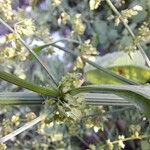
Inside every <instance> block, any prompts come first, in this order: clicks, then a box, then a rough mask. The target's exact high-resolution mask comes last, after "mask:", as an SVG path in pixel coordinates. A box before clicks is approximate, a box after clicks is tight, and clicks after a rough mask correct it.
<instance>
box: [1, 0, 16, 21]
mask: <svg viewBox="0 0 150 150" xmlns="http://www.w3.org/2000/svg"><path fill="white" fill-rule="evenodd" d="M0 12H1V13H2V14H3V16H4V17H5V19H7V20H11V19H12V16H13V11H12V7H11V0H0Z"/></svg>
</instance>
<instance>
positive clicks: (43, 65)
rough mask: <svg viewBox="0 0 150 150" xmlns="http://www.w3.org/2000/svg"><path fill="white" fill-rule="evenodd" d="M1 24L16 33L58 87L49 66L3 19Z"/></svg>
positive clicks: (0, 20) (0, 21)
mask: <svg viewBox="0 0 150 150" xmlns="http://www.w3.org/2000/svg"><path fill="white" fill-rule="evenodd" d="M0 23H2V24H3V25H4V26H5V27H6V28H8V29H9V30H10V31H11V32H12V33H15V34H16V35H17V38H18V40H19V41H20V42H21V43H22V44H23V45H24V46H25V47H26V49H27V50H28V51H29V52H30V53H31V54H32V55H33V56H34V57H35V58H36V59H37V61H38V62H39V63H40V64H41V65H42V67H43V68H44V69H45V71H46V72H47V74H48V75H49V77H50V79H51V80H52V81H53V83H54V84H55V85H56V86H58V81H57V79H56V78H55V77H54V76H53V75H52V74H51V73H50V72H49V70H48V68H47V66H46V65H45V64H44V63H43V62H42V60H41V59H40V58H39V57H38V56H37V54H36V53H35V52H34V51H33V50H32V49H30V48H29V46H28V45H27V44H26V43H25V42H24V40H23V39H22V38H21V37H20V35H18V34H17V33H16V32H15V31H14V29H13V28H12V27H10V26H9V25H8V24H7V23H6V22H5V21H4V20H3V19H1V18H0Z"/></svg>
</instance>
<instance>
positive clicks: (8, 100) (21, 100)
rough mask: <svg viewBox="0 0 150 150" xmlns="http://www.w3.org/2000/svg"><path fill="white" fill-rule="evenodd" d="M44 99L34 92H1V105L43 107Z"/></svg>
mask: <svg viewBox="0 0 150 150" xmlns="http://www.w3.org/2000/svg"><path fill="white" fill-rule="evenodd" d="M43 102H44V98H43V97H42V96H40V95H38V94H36V93H34V92H1V93H0V105H42V103H43Z"/></svg>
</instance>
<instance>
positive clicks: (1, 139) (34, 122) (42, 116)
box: [0, 115, 45, 143]
mask: <svg viewBox="0 0 150 150" xmlns="http://www.w3.org/2000/svg"><path fill="white" fill-rule="evenodd" d="M44 119H45V115H40V116H39V117H37V118H35V119H34V120H32V121H31V122H29V123H26V124H25V125H24V126H22V127H20V128H19V129H17V130H15V131H13V132H11V133H10V134H8V135H6V136H4V137H2V138H0V143H5V142H6V141H8V140H10V139H12V138H13V137H15V136H17V135H18V134H20V133H22V132H23V131H25V130H27V129H29V128H31V127H32V126H34V125H36V124H37V123H39V122H40V121H42V120H44Z"/></svg>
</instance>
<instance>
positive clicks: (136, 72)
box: [85, 65, 150, 84]
mask: <svg viewBox="0 0 150 150" xmlns="http://www.w3.org/2000/svg"><path fill="white" fill-rule="evenodd" d="M108 69H110V70H112V71H114V72H115V73H117V74H120V75H122V76H124V77H125V78H127V79H129V80H133V81H135V82H138V83H142V84H143V83H146V82H147V81H148V80H149V79H150V69H149V68H147V67H140V66H133V65H131V66H129V65H128V66H114V67H109V68H108ZM85 77H86V80H87V81H88V82H90V83H92V84H124V83H123V82H121V81H120V80H118V79H116V78H110V76H108V75H107V74H105V73H104V72H102V71H100V70H97V69H94V70H90V71H88V72H87V73H86V75H85Z"/></svg>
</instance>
